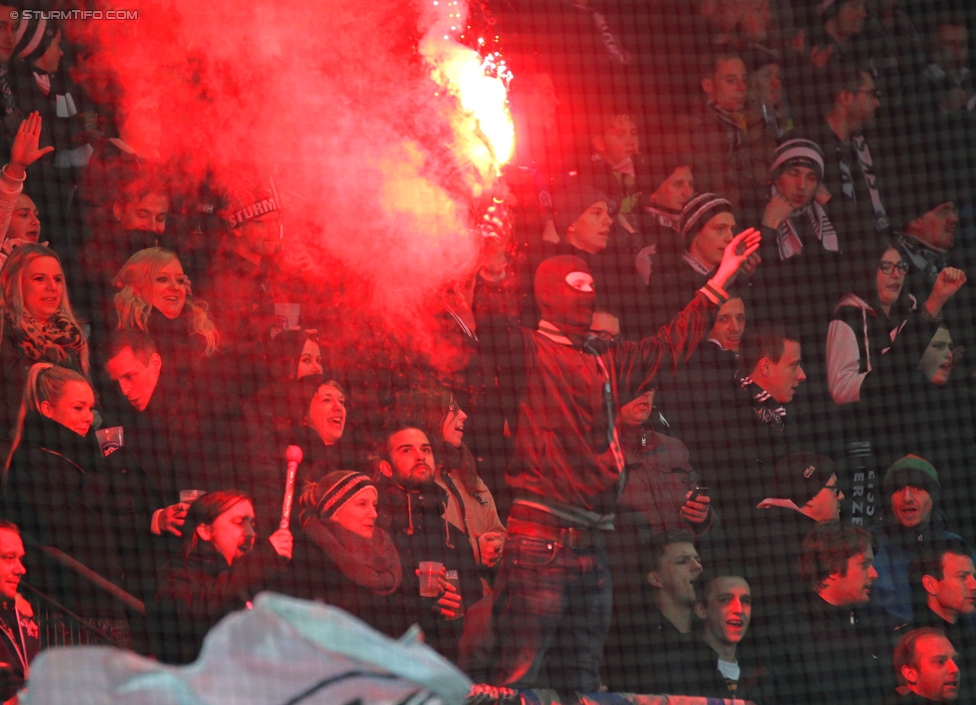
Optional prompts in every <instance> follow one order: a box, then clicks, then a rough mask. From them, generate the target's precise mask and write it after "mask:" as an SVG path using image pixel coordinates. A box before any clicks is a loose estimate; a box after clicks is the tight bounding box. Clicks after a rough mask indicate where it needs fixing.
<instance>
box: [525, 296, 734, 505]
mask: <svg viewBox="0 0 976 705" xmlns="http://www.w3.org/2000/svg"><path fill="white" fill-rule="evenodd" d="M714 306H715V304H713V303H711V302H710V301H709V300H708V299H707V298H706V296H705V295H704V294H702V293H698V294H696V295H695V298H694V299H692V301H691V303H689V304H688V305H687V306H686V307H685V308H684V309H683V310H682V311H681V312H680V313H679V314H678V315H677V316H675V318H674V320H672V321H671V322H670V323H669V324H668V325H666V326H664V327H662V328H661V329H660V330H659V331H658V332H657V334H655V335H654V336H652V337H649V338H644V339H643V340H641V341H640V342H637V343H634V342H629V341H621V342H618V343H614V344H611V345H609V346H608V348H607V349H606V351H605V352H603V353H602V354H601V355H600V358H599V360H601V361H602V362H603V364H604V366H605V367H606V370H607V373H609V377H610V385H611V394H612V402H613V407H614V409H616V407H617V399H618V398H619V394H618V390H619V389H620V388H625V389H627V390H635V391H636V390H638V389H644V390H646V389H649V388H650V386H651V384H652V381H653V380H654V378H655V377H656V375H657V373H658V370H659V369H660V368H661V366H662V364H667V365H669V367H670V369H671V370H672V371H673V370H676V369H677V367H678V366H679V364H681V363H683V362H685V361H686V360H687V359H688V357H689V356H690V354H691V352H692V351H693V350H694V349H695V347H696V346H697V345H698V343H699V341H701V339H702V338H703V337H704V336H705V334H706V333H707V332H708V330H709V329H710V327H711V316H710V314H709V309H711V308H712V307H714ZM518 333H520V334H521V338H522V346H523V351H524V352H523V354H524V369H525V380H524V384H522V385H521V387H520V390H521V400H520V404H519V420H518V435H517V437H516V458H515V461H514V462H513V464H512V467H511V468H510V469H509V472H508V475H507V480H508V482H509V484H510V485H511V486H512V487H514V488H516V490H517V491H518V493H519V494H520V495H522V496H523V497H527V498H530V499H536V500H539V501H544V502H545V503H546V504H548V505H550V506H552V505H553V504H555V505H563V506H564V507H567V508H577V509H585V510H587V511H589V512H593V513H596V514H599V515H609V514H612V513H613V511H614V508H615V507H616V504H617V497H618V494H619V480H620V472H619V470H618V468H617V464H616V462H615V460H614V456H613V453H612V451H611V449H610V443H609V438H608V427H609V425H610V423H611V420H610V419H609V418H608V410H607V403H606V399H605V397H604V387H605V384H606V378H605V375H604V372H603V371H602V370H601V369H600V366H599V363H598V360H597V357H596V356H595V355H593V354H591V353H588V352H585V351H583V350H581V349H580V348H579V347H576V346H573V345H568V344H562V343H559V342H555V341H553V340H552V339H550V338H548V337H546V336H545V335H543V334H542V333H539V332H537V331H528V330H525V329H519V331H518ZM513 342H514V341H513ZM519 382H521V380H519Z"/></svg>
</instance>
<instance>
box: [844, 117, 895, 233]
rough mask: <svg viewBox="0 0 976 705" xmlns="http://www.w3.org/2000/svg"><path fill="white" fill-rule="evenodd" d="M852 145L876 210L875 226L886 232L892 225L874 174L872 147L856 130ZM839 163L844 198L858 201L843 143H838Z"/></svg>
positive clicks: (872, 207)
mask: <svg viewBox="0 0 976 705" xmlns="http://www.w3.org/2000/svg"><path fill="white" fill-rule="evenodd" d="M851 147H852V148H853V150H854V153H855V154H856V155H857V164H858V167H859V168H860V170H861V174H862V175H863V177H864V184H865V186H867V189H868V194H869V195H870V197H871V209H872V211H874V227H875V230H877V231H878V232H879V233H880V232H884V231H885V230H887V229H888V228H889V227H890V226H891V222H890V221H889V220H888V213H887V212H886V211H885V207H884V204H883V203H882V202H881V195H880V194H879V193H878V184H877V177H876V176H875V174H874V161H873V159H872V158H871V149H870V148H869V147H868V143H867V141H866V140H865V139H864V135H862V134H861V133H860V132H855V133H854V134H853V135H851ZM837 163H838V167H839V168H840V182H841V191H842V192H843V194H844V198H845V199H847V200H848V201H855V202H856V201H857V190H856V188H855V186H854V176H853V173H852V172H851V166H850V165H849V164H848V163H847V162H846V161H844V152H843V148H842V147H841V144H840V143H839V142H838V144H837Z"/></svg>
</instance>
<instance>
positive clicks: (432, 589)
mask: <svg viewBox="0 0 976 705" xmlns="http://www.w3.org/2000/svg"><path fill="white" fill-rule="evenodd" d="M443 573H444V564H443V563H438V562H436V561H420V596H421V597H437V596H438V595H440V594H441V584H440V580H439V578H440V577H441V575H443Z"/></svg>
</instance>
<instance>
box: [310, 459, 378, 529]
mask: <svg viewBox="0 0 976 705" xmlns="http://www.w3.org/2000/svg"><path fill="white" fill-rule="evenodd" d="M369 488H373V489H374V490H375V489H376V485H374V484H373V481H372V480H370V479H369V477H367V476H366V475H364V474H363V473H361V472H354V471H352V470H335V471H334V472H330V473H329V474H328V475H326V476H325V477H323V478H322V479H321V480H319V481H318V482H317V483H315V488H314V489H313V491H312V498H313V499H314V500H315V511H314V514H313V516H318V517H321V518H322V519H324V520H326V521H328V520H329V519H331V518H332V517H334V516H335V515H336V514H337V513H338V512H339V510H340V509H342V508H343V507H344V506H345V505H346V504H348V503H349V502H350V501H352V499H353V498H354V497H355V496H356V495H358V494H359V493H360V492H363V491H364V490H368V489H369Z"/></svg>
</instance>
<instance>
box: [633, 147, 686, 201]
mask: <svg viewBox="0 0 976 705" xmlns="http://www.w3.org/2000/svg"><path fill="white" fill-rule="evenodd" d="M645 164H646V168H647V173H648V178H647V186H648V188H647V190H646V193H647V195H648V196H650V195H651V194H653V193H654V192H655V191H657V190H658V189H659V188H661V185H662V184H663V183H664V182H665V181H667V180H668V179H669V178H671V175H672V174H673V173H674V172H675V170H677V168H678V167H682V166H687V167H691V168H694V164H693V159H692V158H691V157H690V156H689V155H687V154H680V153H677V152H674V151H672V149H669V148H668V147H666V146H665V145H661V148H660V149H657V150H655V151H654V152H653V153H651V154H648V155H647V158H646V160H645Z"/></svg>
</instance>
